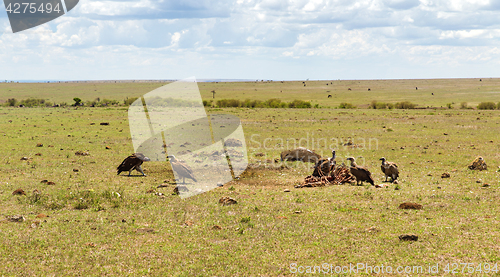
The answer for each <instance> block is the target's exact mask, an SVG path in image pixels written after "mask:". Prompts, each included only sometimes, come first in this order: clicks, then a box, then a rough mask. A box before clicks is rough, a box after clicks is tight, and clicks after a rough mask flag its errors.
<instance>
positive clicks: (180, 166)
mask: <svg viewBox="0 0 500 277" xmlns="http://www.w3.org/2000/svg"><path fill="white" fill-rule="evenodd" d="M171 165H172V169H173V170H175V172H177V174H179V175H180V176H182V177H184V178H189V179H191V180H193V181H195V182H198V180H196V178H195V177H194V174H193V171H192V170H191V168H190V167H189V166H188V165H187V164H185V163H183V162H181V161H179V160H176V161H175V162H171Z"/></svg>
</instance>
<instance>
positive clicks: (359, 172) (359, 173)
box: [347, 157, 375, 186]
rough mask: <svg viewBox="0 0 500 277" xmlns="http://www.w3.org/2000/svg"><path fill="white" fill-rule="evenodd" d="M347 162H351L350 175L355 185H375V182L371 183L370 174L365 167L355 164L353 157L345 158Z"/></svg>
mask: <svg viewBox="0 0 500 277" xmlns="http://www.w3.org/2000/svg"><path fill="white" fill-rule="evenodd" d="M347 160H348V161H351V168H350V171H351V174H352V175H354V177H355V178H356V185H359V184H360V183H362V182H368V183H370V184H371V185H372V186H374V185H375V181H373V177H372V174H371V173H370V171H369V170H368V169H366V168H365V167H362V166H359V165H357V164H356V162H355V160H354V157H350V158H347Z"/></svg>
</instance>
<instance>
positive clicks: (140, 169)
mask: <svg viewBox="0 0 500 277" xmlns="http://www.w3.org/2000/svg"><path fill="white" fill-rule="evenodd" d="M136 169H137V171H139V172H140V173H142V176H146V174H144V171H142V167H141V166H140V165H138V166H137V167H136Z"/></svg>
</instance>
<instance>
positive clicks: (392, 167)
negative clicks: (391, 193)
mask: <svg viewBox="0 0 500 277" xmlns="http://www.w3.org/2000/svg"><path fill="white" fill-rule="evenodd" d="M380 160H381V161H382V165H381V166H380V169H381V170H382V172H383V173H384V175H385V181H386V182H387V178H388V177H391V180H392V182H394V181H396V179H397V178H398V177H399V169H398V165H397V164H395V163H393V162H388V161H386V159H385V158H384V157H382V158H380Z"/></svg>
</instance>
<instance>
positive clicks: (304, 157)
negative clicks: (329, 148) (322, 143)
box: [280, 147, 321, 164]
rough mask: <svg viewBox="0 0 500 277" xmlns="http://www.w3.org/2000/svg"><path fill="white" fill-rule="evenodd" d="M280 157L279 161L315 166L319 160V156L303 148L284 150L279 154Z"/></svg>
mask: <svg viewBox="0 0 500 277" xmlns="http://www.w3.org/2000/svg"><path fill="white" fill-rule="evenodd" d="M280 156H281V157H280V158H281V159H280V160H281V161H302V162H310V163H315V164H316V163H317V162H318V160H320V159H321V155H319V154H317V153H314V152H313V151H311V150H309V149H307V148H304V147H299V148H296V149H293V150H285V151H283V152H281V155H280Z"/></svg>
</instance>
